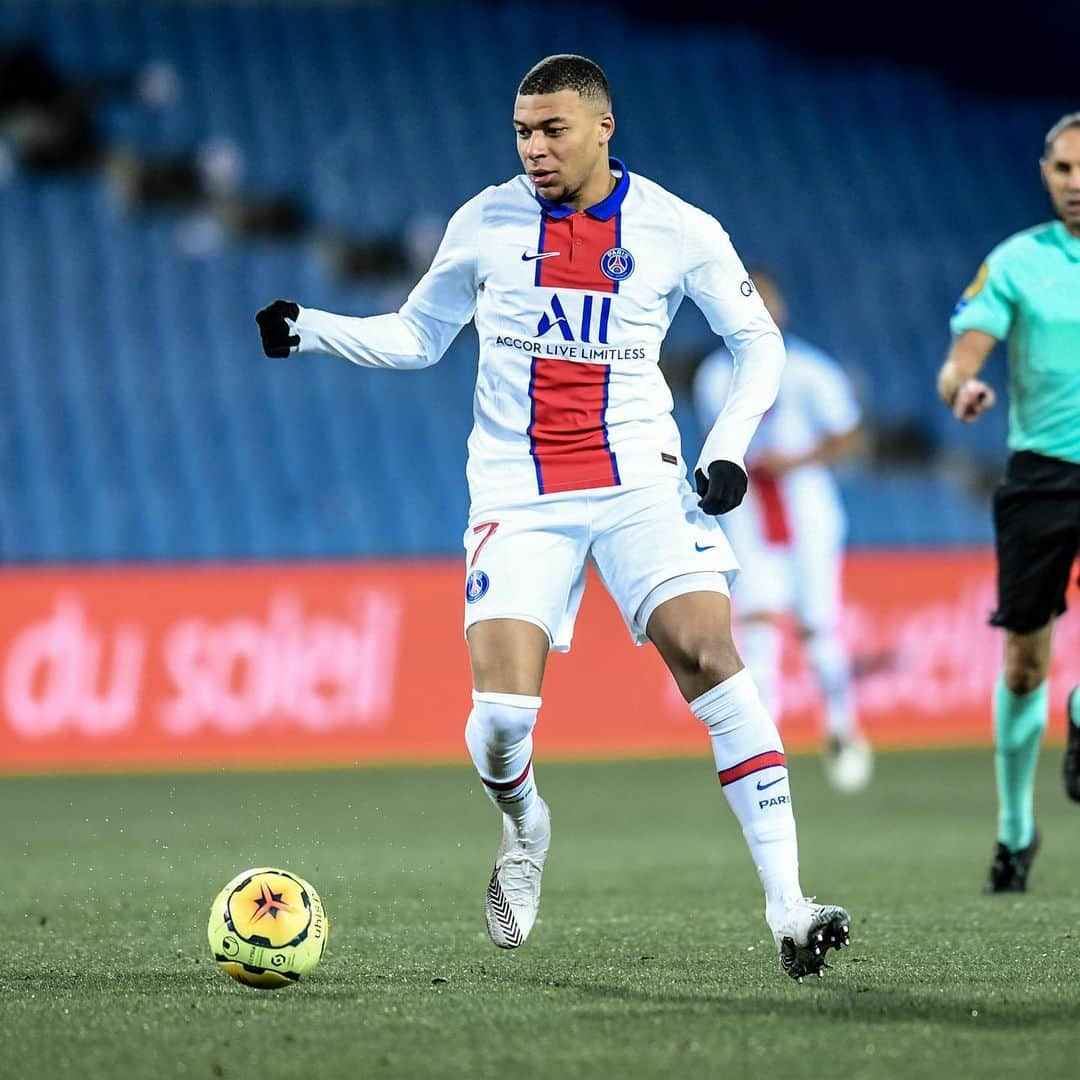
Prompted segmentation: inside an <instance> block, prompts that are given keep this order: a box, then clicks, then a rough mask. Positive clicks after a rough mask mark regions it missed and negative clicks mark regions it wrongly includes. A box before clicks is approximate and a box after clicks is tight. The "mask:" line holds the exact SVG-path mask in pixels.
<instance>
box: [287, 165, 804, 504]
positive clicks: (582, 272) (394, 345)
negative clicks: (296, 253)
mask: <svg viewBox="0 0 1080 1080" xmlns="http://www.w3.org/2000/svg"><path fill="white" fill-rule="evenodd" d="M611 168H612V172H613V174H614V175H615V177H616V178H617V182H616V186H615V188H614V190H613V191H612V192H611V194H610V195H609V196H608V197H607V198H606V199H604V200H603V201H602V202H600V203H598V204H596V205H595V206H592V207H590V208H588V209H587V210H585V211H581V212H575V211H574V210H573V209H572V208H571V207H569V206H565V205H560V204H555V203H551V202H549V201H547V200H545V199H542V198H540V197H539V196H538V195H537V194H536V192H535V191H534V189H533V186H532V184H531V183H530V182H529V180H528V178H527V177H525V176H524V175H519V176H517V177H515V178H514V179H512V180H510V181H508V182H506V183H504V184H501V185H498V186H493V187H489V188H486V189H485V190H484V191H482V192H481V193H480V194H479V195H477V196H475V197H474V198H473V199H471V200H469V202H467V203H465V205H464V206H462V207H461V208H460V209H459V210H458V211H457V212H456V213H455V214H454V215H453V217H452V218H451V220H450V222H449V224H448V226H447V228H446V233H445V235H444V237H443V240H442V243H441V245H440V246H439V250H438V252H437V253H436V255H435V259H434V261H433V262H432V265H431V268H430V269H429V270H428V272H427V273H426V274H425V275H424V277H423V278H422V279H421V280H420V281H419V283H418V284H417V285H416V287H415V288H414V289H413V290H412V292H411V293H410V294H409V297H408V300H407V301H406V302H405V304H404V305H403V306H402V308H401V310H400V311H399V312H396V313H393V314H390V315H379V316H372V317H369V318H351V317H347V316H341V315H332V314H330V313H327V312H320V311H316V310H313V309H309V308H302V309H301V313H300V316H299V318H298V320H297V322H296V331H297V333H298V334H299V336H300V345H299V351H319V352H329V353H333V354H336V355H339V356H343V357H345V358H346V359H349V360H351V361H353V362H355V363H359V364H363V365H368V366H378V367H397V368H415V367H424V366H426V365H428V364H432V363H435V362H436V361H437V360H438V359H439V358H440V357H441V356H442V354H443V353H444V352H445V351H446V349H447V348H448V347H449V345H450V343H451V342H452V341H453V339H454V337H455V336H456V335H457V333H458V331H459V330H460V329H461V327H462V326H463V325H464V324H465V323H467V322H468V321H469V320H470V319H473V318H475V321H476V329H477V334H478V336H479V341H480V358H479V367H478V372H477V380H476V393H475V397H474V425H473V430H472V433H471V435H470V436H469V444H468V448H469V460H468V470H467V472H468V480H469V489H470V495H471V498H472V503H473V509H474V510H476V509H478V508H485V507H489V506H498V505H508V504H513V503H517V502H524V501H530V500H533V499H536V498H537V496H540V495H545V494H551V493H556V492H567V491H577V490H585V489H593V488H608V487H614V486H618V485H623V486H627V487H637V486H641V485H643V484H646V483H649V482H652V481H654V480H656V479H657V478H660V477H680V478H681V477H683V476H685V474H686V467H685V465H684V463H683V460H682V454H681V450H680V440H679V432H678V429H677V427H676V425H675V422H674V419H673V417H672V415H671V410H672V397H671V392H670V390H669V389H668V386H667V383H666V381H665V379H664V377H663V375H662V374H661V371H660V367H659V359H660V346H661V343H662V341H663V339H664V335H665V334H666V333H667V330H668V327H669V325H670V323H671V319H672V317H673V316H674V314H675V312H676V311H677V309H678V307H679V304H680V303H681V302H682V299H683V297H684V296H689V297H690V298H691V299H692V300H693V301H694V302H695V303H696V304H697V305H698V307H699V308H700V309H701V310H702V312H703V313H704V315H705V316H706V318H707V319H708V321H709V324H710V326H711V327H712V329H713V330H714V331H715V332H716V333H717V334H719V335H721V336H722V337H723V338H724V339H725V341H726V343H727V344H728V346H729V348H731V350H732V353H733V354H734V355H735V356H736V357H737V359H738V372H737V374H736V377H735V379H736V381H735V392H734V393H732V394H731V395H730V396H729V398H728V400H727V404H726V406H725V410H724V415H723V416H721V417H719V418H718V419H717V422H716V424H715V426H714V427H713V430H712V432H711V433H710V435H709V438H708V439H707V440H706V443H705V446H704V447H703V449H702V453H701V455H700V459H699V461H700V462H702V463H704V464H706V465H707V464H708V462H710V461H713V460H717V459H719V458H726V459H729V460H732V461H736V462H739V463H741V462H742V456H743V453H744V452H745V450H746V447H747V444H748V443H749V440H750V436H751V435H752V434H753V431H754V428H755V427H756V425H757V423H758V420H759V419H760V417H761V415H762V414H763V413H764V411H765V410H766V409H767V408H768V407H769V405H770V404H771V403H772V401H773V399H774V397H775V395H776V389H777V386H778V385H779V378H780V373H781V371H782V369H783V363H784V350H783V341H782V339H781V338H780V334H779V331H778V330H777V329H776V326H775V324H774V323H773V321H772V318H771V317H770V316H769V314H768V312H767V311H766V309H765V306H764V304H763V303H762V302H761V299H760V297H759V296H758V294H757V292H756V291H755V290H754V289H753V288H752V286H751V285H750V283H749V281H748V277H747V273H746V271H745V269H744V268H743V264H742V262H741V261H740V259H739V257H738V255H737V254H736V252H735V249H734V248H733V246H732V244H731V241H730V239H729V237H728V234H727V233H726V232H725V231H724V229H723V228H722V227H721V225H720V224H719V222H717V221H716V220H715V219H714V218H713V217H711V216H710V215H708V214H706V213H705V212H704V211H702V210H699V209H697V208H696V207H693V206H691V205H690V204H688V203H686V202H684V201H683V200H681V199H679V198H677V197H676V196H674V195H672V194H671V193H669V192H668V191H666V190H664V188H662V187H660V186H659V185H658V184H656V183H654V182H652V181H650V180H648V179H646V178H644V177H641V176H638V175H637V174H634V173H630V172H628V171H627V170H626V168H625V166H623V164H622V163H621V162H620V161H618V160H617V159H614V158H613V159H611Z"/></svg>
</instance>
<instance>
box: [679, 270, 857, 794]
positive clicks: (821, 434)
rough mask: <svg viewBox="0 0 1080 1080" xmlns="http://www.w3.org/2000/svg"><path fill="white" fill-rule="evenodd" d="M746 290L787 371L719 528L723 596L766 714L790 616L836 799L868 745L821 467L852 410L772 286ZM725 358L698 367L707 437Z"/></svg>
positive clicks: (831, 495)
mask: <svg viewBox="0 0 1080 1080" xmlns="http://www.w3.org/2000/svg"><path fill="white" fill-rule="evenodd" d="M751 276H752V280H753V282H754V284H755V286H756V287H757V290H758V292H759V293H760V294H761V298H762V299H763V300H764V301H765V306H766V307H767V308H768V310H769V313H770V314H771V315H772V317H773V319H774V320H775V321H776V324H777V326H779V327H780V328H781V329H782V330H784V344H785V346H786V348H787V364H786V365H785V367H784V374H783V378H782V380H781V383H780V391H779V393H778V394H777V398H776V401H775V403H774V404H773V406H772V408H771V409H770V410H769V411H768V413H766V415H765V417H764V418H763V419H762V422H761V424H760V426H759V427H758V430H757V433H756V434H755V435H754V438H753V441H752V442H751V445H750V450H749V452H748V454H747V459H746V460H747V465H748V467H749V472H750V487H749V491H748V493H747V496H746V499H745V500H744V501H743V504H742V505H741V506H740V507H739V508H738V509H736V510H733V511H732V512H731V513H730V514H727V515H726V516H725V517H724V532H725V534H726V535H727V537H728V539H729V540H730V541H731V543H732V546H733V547H734V549H735V554H736V556H737V558H738V560H739V563H740V565H741V567H742V570H741V572H740V573H739V575H738V577H737V578H736V580H735V583H734V586H733V593H732V595H733V599H734V601H735V605H734V606H735V611H736V614H737V618H738V626H737V636H738V640H739V646H740V648H741V650H742V654H743V656H744V657H745V659H746V662H747V665H748V666H749V668H750V670H751V671H752V672H753V673H754V678H755V681H756V682H757V684H758V688H759V690H760V692H761V696H762V700H763V701H764V702H765V706H766V708H767V709H768V710H769V712H770V713H771V714H772V715H773V716H774V717H777V718H779V717H780V714H781V711H782V708H783V692H782V678H781V648H782V637H781V629H780V619H781V617H782V616H784V615H786V614H788V613H791V614H793V615H794V617H795V620H796V628H797V631H798V634H799V637H800V639H801V641H802V643H803V646H804V648H805V650H806V655H807V658H808V659H809V661H810V664H811V666H812V667H813V669H814V673H815V675H816V676H817V680H818V683H819V685H820V687H821V691H822V695H823V697H824V700H825V772H826V776H827V777H828V779H829V780H830V782H831V783H832V784H833V785H834V786H835V787H836V788H838V789H839V790H841V791H855V790H858V789H860V788H862V787H864V786H865V785H866V784H867V783H868V781H869V780H870V775H871V771H872V758H871V753H870V747H869V743H868V742H867V740H866V738H865V737H864V736H863V735H862V734H861V733H860V731H859V728H858V723H857V719H856V711H855V696H854V692H853V688H852V680H851V665H850V662H849V659H848V653H847V648H846V646H845V644H844V641H843V638H842V635H841V629H840V614H841V573H842V556H843V547H844V537H845V533H846V528H847V521H846V517H845V514H844V508H843V504H842V502H841V499H840V493H839V491H838V489H837V485H836V482H835V480H834V479H833V476H832V474H831V472H830V471H829V468H828V465H829V464H830V463H832V462H837V461H840V460H842V459H844V458H845V457H848V456H850V455H851V454H852V453H854V452H855V451H856V450H857V448H858V445H859V440H860V436H859V427H860V423H861V418H860V410H859V406H858V403H857V402H856V399H855V395H854V393H853V392H852V388H851V385H850V382H849V380H848V377H847V375H846V374H845V372H844V370H843V368H841V366H840V365H839V364H838V363H837V362H836V361H835V360H833V359H832V358H831V357H830V356H828V355H827V354H826V353H824V352H822V351H821V350H820V349H818V348H815V347H814V346H813V345H811V344H810V343H809V342H807V341H804V340H803V339H802V338H800V337H797V336H796V335H794V334H792V333H790V332H788V331H787V330H786V324H787V305H786V304H785V302H784V297H783V295H782V293H781V291H780V288H779V286H778V285H777V283H776V280H775V279H774V278H773V276H772V275H771V274H769V273H766V272H765V271H763V270H755V271H754V272H753V274H752V275H751ZM731 377H732V364H731V354H730V353H729V352H728V350H727V349H726V348H724V347H723V346H721V347H720V348H719V349H716V350H715V351H714V352H712V353H710V354H709V355H708V356H707V357H706V358H705V359H704V360H703V361H702V362H701V364H700V365H699V367H698V370H697V372H696V374H695V377H694V388H693V392H694V405H695V408H696V411H697V415H698V418H699V421H700V423H701V424H702V426H703V427H705V428H706V429H707V428H708V427H709V426H711V425H712V423H713V422H714V421H715V418H716V416H717V415H718V413H719V412H720V410H721V409H722V408H723V405H724V402H725V400H726V399H727V395H728V392H729V389H730V387H731Z"/></svg>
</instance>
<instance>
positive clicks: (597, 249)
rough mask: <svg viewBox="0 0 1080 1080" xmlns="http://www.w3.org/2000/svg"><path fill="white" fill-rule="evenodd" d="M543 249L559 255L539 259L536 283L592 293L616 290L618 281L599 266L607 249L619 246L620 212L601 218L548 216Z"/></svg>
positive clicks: (552, 287)
mask: <svg viewBox="0 0 1080 1080" xmlns="http://www.w3.org/2000/svg"><path fill="white" fill-rule="evenodd" d="M541 236H542V239H541V244H542V250H543V251H557V252H558V253H559V254H558V255H557V256H552V258H550V259H542V260H541V261H540V267H539V270H540V272H539V274H538V275H537V278H536V284H537V285H542V286H544V287H545V288H551V289H554V288H563V289H588V290H589V291H590V292H617V291H618V289H617V284H618V283H617V282H615V281H612V280H611V278H609V277H608V276H607V275H606V274H605V273H604V272H603V270H601V269H600V260H601V259H602V258H603V256H604V252H605V251H610V250H611V248H613V247H618V238H619V215H618V214H613V215H612V216H611V217H610V218H609V219H608V220H607V221H599V220H597V219H596V218H594V217H589V215H588V214H585V213H578V214H569V215H568V216H567V217H564V218H558V219H555V218H551V217H547V216H546V215H545V220H544V223H543V232H542V234H541Z"/></svg>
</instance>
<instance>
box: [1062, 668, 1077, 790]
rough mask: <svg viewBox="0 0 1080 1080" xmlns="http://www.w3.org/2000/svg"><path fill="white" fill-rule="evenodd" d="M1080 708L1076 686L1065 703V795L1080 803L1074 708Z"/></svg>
mask: <svg viewBox="0 0 1080 1080" xmlns="http://www.w3.org/2000/svg"><path fill="white" fill-rule="evenodd" d="M1074 705H1075V706H1076V707H1077V708H1080V686H1074V687H1073V688H1072V693H1071V694H1070V695H1069V700H1068V701H1067V702H1066V703H1065V730H1066V736H1065V762H1064V769H1063V770H1062V771H1063V772H1064V773H1065V794H1066V795H1068V796H1069V798H1070V799H1072V801H1073V802H1080V727H1077V726H1076V724H1074V723H1073V718H1072V717H1073V706H1074Z"/></svg>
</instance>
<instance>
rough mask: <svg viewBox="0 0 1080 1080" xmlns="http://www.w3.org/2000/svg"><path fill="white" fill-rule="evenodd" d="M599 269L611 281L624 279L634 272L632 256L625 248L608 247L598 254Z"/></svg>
mask: <svg viewBox="0 0 1080 1080" xmlns="http://www.w3.org/2000/svg"><path fill="white" fill-rule="evenodd" d="M600 269H601V270H602V271H603V272H604V277H609V278H611V280H612V281H625V280H626V279H627V278H628V277H629V276H630V275H631V274H632V273H633V272H634V256H633V255H631V254H630V252H629V251H627V250H626V248H608V249H607V251H605V252H604V254H603V255H601V256H600Z"/></svg>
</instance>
